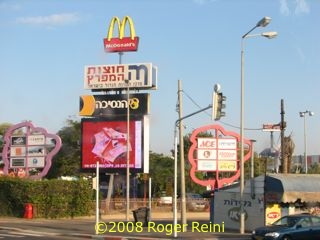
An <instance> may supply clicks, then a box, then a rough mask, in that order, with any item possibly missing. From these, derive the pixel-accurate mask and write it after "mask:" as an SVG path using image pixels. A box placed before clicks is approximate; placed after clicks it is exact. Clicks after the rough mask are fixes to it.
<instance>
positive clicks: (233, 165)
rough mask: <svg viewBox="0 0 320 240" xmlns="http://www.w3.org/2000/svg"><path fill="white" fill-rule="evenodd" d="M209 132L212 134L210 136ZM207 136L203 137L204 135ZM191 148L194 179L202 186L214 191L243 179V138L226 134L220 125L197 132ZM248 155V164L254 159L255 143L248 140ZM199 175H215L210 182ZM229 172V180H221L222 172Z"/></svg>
mask: <svg viewBox="0 0 320 240" xmlns="http://www.w3.org/2000/svg"><path fill="white" fill-rule="evenodd" d="M208 133H209V134H208ZM204 135H205V136H206V137H203V136H204ZM190 140H191V143H192V145H191V147H190V150H189V153H188V159H189V162H190V164H191V169H190V176H191V178H192V180H193V181H194V182H195V183H198V184H199V185H202V186H211V189H214V188H220V187H222V186H224V185H225V184H230V183H233V182H234V181H236V180H237V179H238V178H239V177H240V168H239V165H240V164H239V163H240V159H238V155H239V154H238V151H239V150H240V149H238V148H239V147H238V145H239V144H238V143H239V141H240V136H239V135H238V134H237V133H234V132H229V131H226V130H225V129H224V128H223V127H221V126H219V125H209V126H204V127H200V128H198V129H196V130H195V131H194V132H193V133H192V135H191V137H190ZM244 143H245V149H246V153H245V156H244V161H247V160H248V159H249V158H250V156H251V151H252V148H251V141H250V140H247V139H245V140H244ZM196 172H205V173H208V172H209V173H212V174H210V176H212V177H210V179H199V178H198V177H197V176H196ZM221 172H228V173H229V174H228V175H229V177H224V178H223V177H221V176H219V173H221Z"/></svg>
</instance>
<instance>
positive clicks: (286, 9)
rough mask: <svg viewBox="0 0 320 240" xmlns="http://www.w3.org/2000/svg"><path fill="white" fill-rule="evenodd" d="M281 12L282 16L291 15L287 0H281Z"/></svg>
mask: <svg viewBox="0 0 320 240" xmlns="http://www.w3.org/2000/svg"><path fill="white" fill-rule="evenodd" d="M280 12H281V14H282V15H285V16H288V15H290V10H289V7H288V3H287V0H280Z"/></svg>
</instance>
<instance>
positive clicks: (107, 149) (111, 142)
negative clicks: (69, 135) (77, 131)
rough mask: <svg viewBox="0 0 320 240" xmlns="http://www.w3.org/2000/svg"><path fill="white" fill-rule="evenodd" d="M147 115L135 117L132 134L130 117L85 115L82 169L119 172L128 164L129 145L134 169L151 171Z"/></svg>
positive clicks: (82, 127)
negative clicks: (103, 117)
mask: <svg viewBox="0 0 320 240" xmlns="http://www.w3.org/2000/svg"><path fill="white" fill-rule="evenodd" d="M145 119H146V118H145V117H140V118H131V119H130V124H129V138H128V132H127V121H126V117H124V118H117V119H101V118H84V119H82V121H81V129H82V141H81V152H82V154H81V157H82V161H81V164H82V169H84V170H90V169H95V168H96V164H97V161H99V166H100V168H101V169H102V171H105V172H119V171H121V170H124V169H126V168H127V149H129V164H130V171H132V172H147V171H148V161H146V160H148V156H147V154H145V153H146V152H149V150H148V146H147V143H148V141H147V140H146V137H147V136H148V124H147V123H146V120H145Z"/></svg>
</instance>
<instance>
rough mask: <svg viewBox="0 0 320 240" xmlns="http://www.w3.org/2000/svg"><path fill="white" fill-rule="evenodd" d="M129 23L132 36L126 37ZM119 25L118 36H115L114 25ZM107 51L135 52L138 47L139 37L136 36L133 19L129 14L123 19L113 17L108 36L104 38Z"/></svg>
mask: <svg viewBox="0 0 320 240" xmlns="http://www.w3.org/2000/svg"><path fill="white" fill-rule="evenodd" d="M127 23H128V24H129V28H130V37H125V36H124V34H125V28H126V25H127ZM115 25H117V27H118V37H113V31H114V26H115ZM103 43H104V49H105V51H106V52H134V51H137V49H138V44H139V37H136V33H135V30H134V25H133V21H132V19H131V18H130V17H129V16H125V17H124V18H123V19H122V21H120V19H119V18H118V17H113V18H112V19H111V22H110V25H109V30H108V35H107V38H104V39H103Z"/></svg>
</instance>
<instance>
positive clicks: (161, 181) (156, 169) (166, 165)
mask: <svg viewBox="0 0 320 240" xmlns="http://www.w3.org/2000/svg"><path fill="white" fill-rule="evenodd" d="M149 161H150V162H149V164H150V171H149V172H150V177H151V179H152V195H153V196H155V197H158V196H160V195H161V192H162V191H166V188H167V183H168V182H172V184H173V174H174V160H173V159H172V158H171V157H170V156H164V155H163V154H158V153H153V152H150V157H149Z"/></svg>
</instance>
